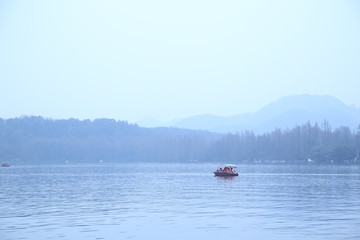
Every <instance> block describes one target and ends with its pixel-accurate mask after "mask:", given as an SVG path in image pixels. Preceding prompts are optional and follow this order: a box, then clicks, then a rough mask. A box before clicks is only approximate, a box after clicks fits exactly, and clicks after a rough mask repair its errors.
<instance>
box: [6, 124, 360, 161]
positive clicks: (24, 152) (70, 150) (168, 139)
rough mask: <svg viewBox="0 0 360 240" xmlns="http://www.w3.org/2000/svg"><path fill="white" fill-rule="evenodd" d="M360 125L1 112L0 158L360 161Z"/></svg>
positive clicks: (17, 159)
mask: <svg viewBox="0 0 360 240" xmlns="http://www.w3.org/2000/svg"><path fill="white" fill-rule="evenodd" d="M359 153H360V127H359V128H358V129H357V130H356V131H353V130H350V128H348V127H339V128H336V129H332V128H331V125H330V124H329V123H328V122H326V121H324V122H323V123H321V124H320V125H318V124H314V125H311V124H310V123H305V124H303V125H299V126H296V127H294V128H292V129H275V130H274V131H272V132H269V133H265V134H260V135H256V134H254V133H253V132H251V131H244V132H240V133H228V134H226V135H225V134H224V135H220V134H214V133H210V132H206V131H197V130H186V129H179V128H142V127H139V126H137V125H134V124H129V123H127V122H125V121H115V120H112V119H96V120H94V121H90V120H82V121H80V120H77V119H68V120H53V119H45V118H42V117H21V118H13V119H6V120H5V119H1V118H0V161H2V162H5V161H6V162H11V163H12V164H33V163H56V164H59V163H65V162H70V163H79V162H84V163H85V162H86V163H95V162H96V163H98V162H128V161H129V162H132V161H141V162H192V161H206V162H211V161H213V162H233V163H244V162H246V163H258V162H278V161H280V162H281V161H285V162H288V163H304V162H308V159H311V161H314V162H316V163H358V162H360V158H359Z"/></svg>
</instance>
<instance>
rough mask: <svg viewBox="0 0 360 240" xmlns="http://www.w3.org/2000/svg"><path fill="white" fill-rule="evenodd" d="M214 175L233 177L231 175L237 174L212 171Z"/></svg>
mask: <svg viewBox="0 0 360 240" xmlns="http://www.w3.org/2000/svg"><path fill="white" fill-rule="evenodd" d="M214 174H215V176H216V177H233V176H239V174H238V173H233V172H217V171H216V172H214Z"/></svg>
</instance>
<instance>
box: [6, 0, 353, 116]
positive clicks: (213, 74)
mask: <svg viewBox="0 0 360 240" xmlns="http://www.w3.org/2000/svg"><path fill="white" fill-rule="evenodd" d="M359 82H360V2H359V1H356V0H354V1H346V0H343V1H340V0H337V1H331V0H325V1H316V0H308V1H306V0H304V1H288V0H285V1H255V0H249V1H240V0H234V1H229V0H221V1H220V0H217V1H205V0H181V1H180V0H179V1H171V0H164V1H159V0H152V1H148V0H138V1H137V0H131V1H89V0H84V1H75V0H69V1H63V0H61V1H60V0H59V1H48V0H44V1H36V0H32V1H11V0H9V1H6V0H2V1H0V83H1V85H0V86H1V88H0V89H1V93H0V104H1V105H0V117H1V118H10V117H17V116H21V115H41V116H44V117H51V118H70V117H75V118H80V119H85V118H90V119H94V118H100V117H106V118H114V119H118V120H128V121H130V122H134V121H137V120H140V119H142V118H144V117H147V116H153V117H155V118H157V119H159V120H162V121H168V120H172V119H177V118H184V117H188V116H191V115H196V114H217V115H223V116H229V115H235V114H238V113H244V112H252V111H256V110H258V109H259V108H261V107H262V106H263V105H265V104H267V103H269V102H271V101H274V100H277V99H278V98H280V97H283V96H287V95H293V94H303V93H308V94H321V95H323V94H328V95H333V96H335V97H337V98H339V99H340V100H342V101H343V102H345V103H346V104H354V105H356V106H360V90H359V89H360V84H359Z"/></svg>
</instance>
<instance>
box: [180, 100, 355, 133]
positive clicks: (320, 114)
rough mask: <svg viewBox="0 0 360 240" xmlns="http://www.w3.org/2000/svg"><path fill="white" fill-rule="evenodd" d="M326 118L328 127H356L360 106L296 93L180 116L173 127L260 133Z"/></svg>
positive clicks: (320, 121)
mask: <svg viewBox="0 0 360 240" xmlns="http://www.w3.org/2000/svg"><path fill="white" fill-rule="evenodd" d="M324 120H327V121H328V122H329V123H330V124H331V126H332V127H334V128H335V127H339V126H348V127H350V128H351V129H355V128H357V126H358V125H359V124H360V108H356V107H355V106H350V105H346V104H344V103H343V102H341V101H340V100H338V99H337V98H335V97H332V96H327V95H325V96H319V95H296V96H287V97H283V98H280V99H279V100H277V101H275V102H273V103H270V104H268V105H266V106H264V107H263V108H261V109H260V110H259V111H257V112H254V113H243V114H238V115H234V116H231V117H222V116H216V115H197V116H193V117H189V118H186V119H182V120H180V121H178V122H176V123H175V124H173V126H174V127H179V128H188V129H198V130H208V131H213V132H217V133H227V132H236V131H244V130H253V131H254V132H256V133H264V132H268V131H271V130H273V129H275V128H282V129H285V128H291V127H294V126H296V125H301V124H303V123H305V122H307V121H310V122H311V123H315V122H317V123H318V124H321V123H322V122H323V121H324Z"/></svg>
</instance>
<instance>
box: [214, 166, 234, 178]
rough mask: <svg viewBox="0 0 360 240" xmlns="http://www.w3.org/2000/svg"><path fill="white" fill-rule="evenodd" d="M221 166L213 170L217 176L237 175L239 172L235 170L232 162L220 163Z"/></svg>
mask: <svg viewBox="0 0 360 240" xmlns="http://www.w3.org/2000/svg"><path fill="white" fill-rule="evenodd" d="M221 166H223V168H222V167H219V168H218V169H217V170H216V171H215V172H214V174H215V176H217V177H232V176H239V173H238V172H237V171H236V168H237V166H236V165H234V164H221Z"/></svg>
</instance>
